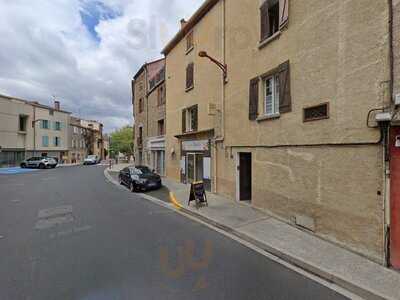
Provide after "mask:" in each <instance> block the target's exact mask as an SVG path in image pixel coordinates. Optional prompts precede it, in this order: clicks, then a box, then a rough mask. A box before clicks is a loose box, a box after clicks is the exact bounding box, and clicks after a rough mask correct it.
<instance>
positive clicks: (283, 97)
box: [279, 61, 292, 113]
mask: <svg viewBox="0 0 400 300" xmlns="http://www.w3.org/2000/svg"><path fill="white" fill-rule="evenodd" d="M279 84H280V85H279V87H280V90H279V112H280V113H287V112H290V111H292V99H291V93H290V65H289V61H287V62H284V63H283V64H281V65H280V66H279Z"/></svg>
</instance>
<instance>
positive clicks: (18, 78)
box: [0, 0, 202, 131]
mask: <svg viewBox="0 0 400 300" xmlns="http://www.w3.org/2000/svg"><path fill="white" fill-rule="evenodd" d="M96 1H98V0H58V1H54V0H35V1H31V0H13V1H6V0H0V11H1V12H2V18H0V36H1V37H2V38H1V39H0V93H3V94H7V95H11V96H16V97H21V98H26V99H35V100H38V101H41V102H43V103H46V104H51V99H52V95H56V96H57V97H58V98H59V100H61V102H62V106H63V108H64V109H67V110H70V111H72V112H73V113H75V114H76V115H80V116H81V117H84V118H91V119H98V120H100V121H102V122H104V124H105V127H106V130H107V131H110V130H113V129H115V128H117V127H119V126H123V125H126V124H131V123H132V116H131V111H132V108H131V85H130V81H131V78H132V77H133V75H134V74H135V73H136V71H137V70H138V68H139V67H140V66H141V65H142V64H143V63H144V62H145V61H150V60H152V59H155V58H158V57H160V54H159V53H160V51H161V48H162V47H163V46H164V44H165V42H166V39H169V38H171V37H172V36H173V34H175V32H176V31H177V30H178V28H179V20H180V19H181V18H182V17H186V18H187V17H189V16H190V15H191V14H192V13H193V12H194V10H195V9H196V8H197V7H198V6H199V5H200V4H201V3H202V0H171V1H166V0H153V1H148V0H102V1H99V2H101V3H103V4H104V5H105V7H108V8H110V9H112V10H114V11H115V12H117V13H118V17H116V18H114V19H102V20H100V22H99V24H98V25H97V27H96V32H97V35H98V37H99V39H100V42H99V43H98V42H97V41H96V40H95V39H94V38H93V36H92V35H91V34H90V32H89V31H88V29H87V28H86V27H85V26H84V24H83V23H82V20H81V16H80V10H82V9H83V7H85V5H86V4H88V3H89V4H96V3H95V2H96ZM102 9H103V8H102ZM86 12H87V11H86ZM89 13H90V12H89ZM106 13H107V12H106V11H102V14H103V15H104V14H106ZM162 35H164V39H162V37H161V36H162Z"/></svg>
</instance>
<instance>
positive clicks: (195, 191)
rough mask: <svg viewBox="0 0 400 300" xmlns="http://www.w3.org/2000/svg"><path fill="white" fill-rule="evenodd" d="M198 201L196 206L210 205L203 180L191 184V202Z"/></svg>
mask: <svg viewBox="0 0 400 300" xmlns="http://www.w3.org/2000/svg"><path fill="white" fill-rule="evenodd" d="M192 201H196V207H200V206H208V201H207V195H206V190H205V187H204V182H203V181H197V182H193V183H192V184H191V185H190V195H189V202H188V205H190V202H192Z"/></svg>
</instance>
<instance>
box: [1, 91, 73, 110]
mask: <svg viewBox="0 0 400 300" xmlns="http://www.w3.org/2000/svg"><path fill="white" fill-rule="evenodd" d="M0 97H1V98H5V99H9V100H18V101H22V102H24V103H25V104H28V105H32V106H35V107H39V108H43V109H48V110H54V111H58V112H61V113H66V114H71V112H69V111H66V110H62V109H56V108H55V107H51V106H48V105H44V104H41V103H39V102H37V101H30V100H25V99H21V98H16V97H11V96H7V95H3V94H0Z"/></svg>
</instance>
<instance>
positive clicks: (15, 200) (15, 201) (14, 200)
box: [11, 199, 21, 203]
mask: <svg viewBox="0 0 400 300" xmlns="http://www.w3.org/2000/svg"><path fill="white" fill-rule="evenodd" d="M11 202H12V203H19V202H21V200H19V199H13V200H11Z"/></svg>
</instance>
